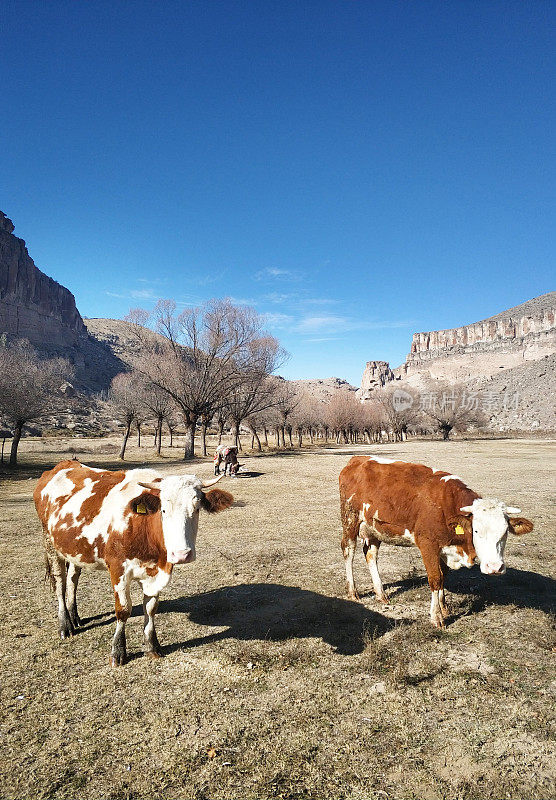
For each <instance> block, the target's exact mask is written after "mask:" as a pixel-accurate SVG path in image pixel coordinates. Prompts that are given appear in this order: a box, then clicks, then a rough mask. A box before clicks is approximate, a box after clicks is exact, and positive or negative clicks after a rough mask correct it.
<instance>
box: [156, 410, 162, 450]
mask: <svg viewBox="0 0 556 800" xmlns="http://www.w3.org/2000/svg"><path fill="white" fill-rule="evenodd" d="M155 438H156V452H157V453H158V455H160V448H161V447H162V419H159V420H158V425H157V428H156V435H155Z"/></svg>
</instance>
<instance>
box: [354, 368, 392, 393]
mask: <svg viewBox="0 0 556 800" xmlns="http://www.w3.org/2000/svg"><path fill="white" fill-rule="evenodd" d="M394 377H395V376H394V373H393V372H392V370H391V369H390V364H389V363H388V361H367V364H366V366H365V371H364V372H363V377H362V378H361V388H360V390H359V397H360V399H361V400H368V398H369V397H370V394H371V392H372V391H373V390H374V389H379V388H380V387H382V386H385V385H386V384H387V383H389V382H390V381H393V380H394Z"/></svg>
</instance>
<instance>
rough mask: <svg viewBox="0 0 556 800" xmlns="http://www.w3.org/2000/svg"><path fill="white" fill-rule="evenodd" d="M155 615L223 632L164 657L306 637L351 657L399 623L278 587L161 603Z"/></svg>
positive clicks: (233, 589) (248, 587) (225, 590)
mask: <svg viewBox="0 0 556 800" xmlns="http://www.w3.org/2000/svg"><path fill="white" fill-rule="evenodd" d="M159 611H160V612H163V613H164V612H173V613H181V614H187V615H188V617H189V619H190V620H191V622H194V623H196V624H197V625H210V626H211V627H222V626H226V628H227V629H226V630H225V631H220V632H217V633H212V634H208V635H207V636H200V637H197V638H194V639H189V640H186V641H183V642H178V643H176V644H172V645H170V646H169V647H166V648H165V652H166V653H171V652H173V651H175V650H185V649H189V648H191V647H196V646H198V645H202V644H206V643H208V642H214V641H218V640H223V639H237V640H243V641H247V640H262V641H273V642H281V641H286V640H288V639H296V638H306V637H310V638H320V639H322V640H323V641H324V642H327V643H328V644H330V645H331V646H332V647H333V648H334V650H335V651H336V652H337V653H339V654H341V655H355V654H357V653H361V652H362V651H363V650H364V649H365V642H366V640H367V638H369V637H373V638H376V637H379V636H382V635H383V634H385V633H386V632H387V631H389V630H390V629H391V628H393V627H394V625H395V624H398V625H399V624H400V622H399V621H398V622H397V623H396V622H395V621H394V620H391V619H389V618H388V617H386V616H384V615H383V614H380V613H378V612H376V611H371V610H369V609H367V608H365V607H364V606H363V605H362V604H361V603H355V602H352V601H349V600H343V599H340V598H337V597H327V596H326V595H322V594H318V593H317V592H312V591H309V590H306V589H299V588H297V587H295V586H284V585H282V584H276V583H254V584H240V585H238V586H224V587H222V588H220V589H214V590H212V591H209V592H203V593H202V594H197V595H192V596H190V597H180V598H177V599H174V600H165V601H162V602H161V603H160V606H159Z"/></svg>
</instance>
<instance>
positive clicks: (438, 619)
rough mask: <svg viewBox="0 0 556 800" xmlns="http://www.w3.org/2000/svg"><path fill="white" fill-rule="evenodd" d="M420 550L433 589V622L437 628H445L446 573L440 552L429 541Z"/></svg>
mask: <svg viewBox="0 0 556 800" xmlns="http://www.w3.org/2000/svg"><path fill="white" fill-rule="evenodd" d="M420 550H421V555H422V556H423V563H424V564H425V569H426V570H427V577H428V579H429V586H430V590H431V610H430V614H431V622H432V624H433V625H434V626H435V627H436V628H444V627H445V625H444V614H443V612H442V606H444V608H446V603H445V600H444V575H443V573H442V565H441V562H440V553H439V552H438V548H435V547H434V545H432V544H430V545H429V544H428V543H427V545H425V546H423V547H421V548H420Z"/></svg>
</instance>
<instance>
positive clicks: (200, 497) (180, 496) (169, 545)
mask: <svg viewBox="0 0 556 800" xmlns="http://www.w3.org/2000/svg"><path fill="white" fill-rule="evenodd" d="M218 480H220V478H217V479H216V480H211V481H206V482H205V483H203V481H201V479H200V478H198V477H197V476H196V475H172V476H170V477H168V478H155V479H154V480H153V481H150V482H149V483H141V484H140V485H141V486H143V487H144V488H145V489H148V490H149V492H150V493H151V495H152V496H153V497H154V498H158V500H159V509H160V514H161V519H162V535H163V537H164V545H165V547H166V553H167V559H168V561H169V563H170V564H190V563H191V562H192V561H195V557H196V554H195V545H196V542H197V529H198V526H199V511H200V509H201V508H204V509H205V511H209V512H210V513H215V512H217V511H224V509H226V508H228V507H229V506H231V504H232V503H233V501H234V498H233V496H232V495H231V494H230V493H229V492H224V491H222V490H221V489H210V487H211V486H212V485H213V484H215V483H216V482H217V481H218Z"/></svg>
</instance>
